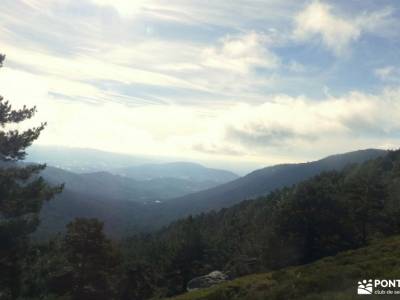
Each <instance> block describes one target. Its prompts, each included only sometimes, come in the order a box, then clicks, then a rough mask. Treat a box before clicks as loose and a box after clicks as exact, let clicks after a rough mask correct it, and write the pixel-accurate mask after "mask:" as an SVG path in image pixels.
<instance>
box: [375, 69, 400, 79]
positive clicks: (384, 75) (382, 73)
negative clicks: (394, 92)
mask: <svg viewBox="0 0 400 300" xmlns="http://www.w3.org/2000/svg"><path fill="white" fill-rule="evenodd" d="M374 74H375V76H377V77H378V78H379V79H380V80H382V81H387V82H398V81H399V76H400V68H397V67H395V66H385V67H382V68H377V69H375V71H374Z"/></svg>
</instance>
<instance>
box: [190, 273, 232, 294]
mask: <svg viewBox="0 0 400 300" xmlns="http://www.w3.org/2000/svg"><path fill="white" fill-rule="evenodd" d="M227 280H229V277H228V275H226V274H225V273H223V272H221V271H213V272H211V273H210V274H208V275H204V276H200V277H196V278H193V279H192V280H190V281H189V282H188V284H187V286H186V289H187V290H188V291H189V292H190V291H194V290H198V289H204V288H208V287H211V286H213V285H216V284H218V283H221V282H224V281H227Z"/></svg>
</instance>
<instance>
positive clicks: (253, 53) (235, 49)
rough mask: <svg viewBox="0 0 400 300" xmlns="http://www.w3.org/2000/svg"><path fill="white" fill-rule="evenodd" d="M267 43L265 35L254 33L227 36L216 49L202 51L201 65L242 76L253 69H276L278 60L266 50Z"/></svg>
mask: <svg viewBox="0 0 400 300" xmlns="http://www.w3.org/2000/svg"><path fill="white" fill-rule="evenodd" d="M268 42H269V39H268V37H267V36H266V35H264V34H259V33H256V32H250V33H247V34H245V35H241V36H227V37H225V38H223V39H222V40H221V44H220V45H219V46H218V47H210V48H206V49H205V50H204V51H203V62H202V65H204V66H206V67H210V68H216V69H224V70H227V71H231V72H238V73H243V74H247V73H249V72H251V71H252V70H253V69H254V68H267V69H274V68H277V67H278V66H279V58H278V57H277V56H276V55H275V54H274V53H272V52H271V51H270V50H269V49H268V48H267V44H268Z"/></svg>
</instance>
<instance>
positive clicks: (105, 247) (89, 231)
mask: <svg viewBox="0 0 400 300" xmlns="http://www.w3.org/2000/svg"><path fill="white" fill-rule="evenodd" d="M64 243H65V251H66V257H67V260H68V262H69V264H70V266H71V267H72V277H73V279H72V287H71V292H72V296H73V299H76V300H78V299H85V300H91V299H93V300H101V299H104V300H109V299H113V296H114V295H113V283H112V281H113V280H112V278H113V275H114V273H115V270H116V268H117V266H118V261H119V259H118V254H117V252H116V251H115V249H114V248H113V246H112V243H111V241H110V240H108V239H107V238H106V236H105V234H104V233H103V223H102V222H100V221H98V220H97V219H82V218H77V219H76V220H75V221H74V222H71V223H69V224H68V225H67V234H66V236H65V240H64Z"/></svg>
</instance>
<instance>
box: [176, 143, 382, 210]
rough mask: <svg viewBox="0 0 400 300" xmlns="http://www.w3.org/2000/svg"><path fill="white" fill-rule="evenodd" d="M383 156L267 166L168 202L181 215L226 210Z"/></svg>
mask: <svg viewBox="0 0 400 300" xmlns="http://www.w3.org/2000/svg"><path fill="white" fill-rule="evenodd" d="M386 153H387V151H385V150H379V149H366V150H358V151H354V152H348V153H344V154H337V155H332V156H328V157H326V158H323V159H321V160H317V161H313V162H307V163H299V164H281V165H275V166H271V167H266V168H263V169H259V170H256V171H253V172H251V173H249V174H248V175H246V176H244V177H241V178H239V179H236V180H234V181H231V182H228V183H225V184H222V185H219V186H216V187H214V188H210V189H207V190H204V191H200V192H196V193H193V194H189V195H186V196H182V197H179V198H176V199H171V200H170V201H169V205H172V206H173V208H171V209H179V210H180V211H181V213H183V212H186V213H198V212H203V211H208V210H211V209H220V208H224V207H229V206H232V205H234V204H236V203H238V202H240V201H242V200H246V199H251V198H255V197H257V196H262V195H266V194H268V193H269V192H271V191H273V190H275V189H278V188H282V187H284V186H291V185H293V184H296V183H298V182H300V181H302V180H305V179H308V178H310V177H312V176H315V175H317V174H319V173H321V172H324V171H330V170H341V169H343V168H344V167H346V166H347V165H348V164H354V163H362V162H364V161H367V160H370V159H374V158H377V157H380V156H383V155H385V154H386Z"/></svg>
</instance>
